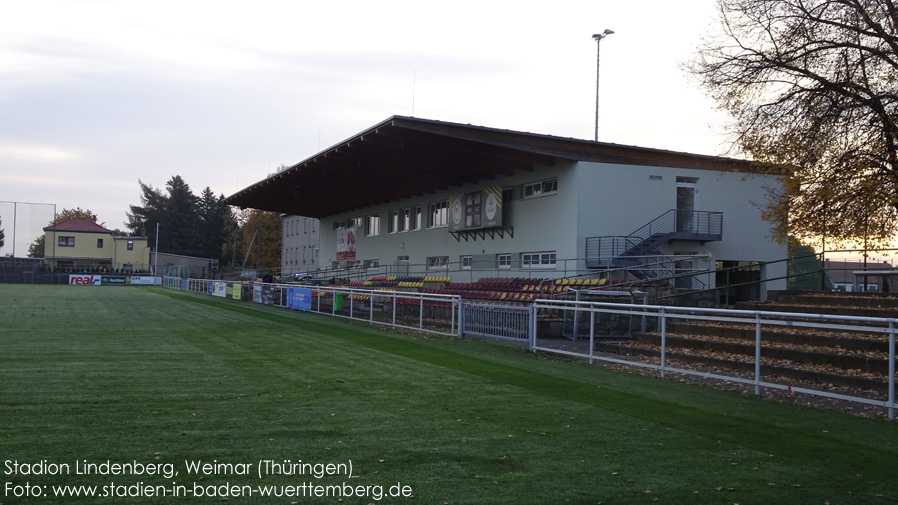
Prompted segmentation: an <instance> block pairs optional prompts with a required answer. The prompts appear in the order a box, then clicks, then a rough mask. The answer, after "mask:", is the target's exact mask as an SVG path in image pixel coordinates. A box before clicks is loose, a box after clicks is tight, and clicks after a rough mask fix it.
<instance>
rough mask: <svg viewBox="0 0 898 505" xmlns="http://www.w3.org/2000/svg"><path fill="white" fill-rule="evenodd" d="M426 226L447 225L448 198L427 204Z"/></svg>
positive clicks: (437, 226)
mask: <svg viewBox="0 0 898 505" xmlns="http://www.w3.org/2000/svg"><path fill="white" fill-rule="evenodd" d="M427 214H428V216H430V217H429V218H428V219H429V221H428V223H427V226H428V228H443V227H446V226H449V200H443V201H442V202H434V203H432V204H430V205H429V206H428V209H427Z"/></svg>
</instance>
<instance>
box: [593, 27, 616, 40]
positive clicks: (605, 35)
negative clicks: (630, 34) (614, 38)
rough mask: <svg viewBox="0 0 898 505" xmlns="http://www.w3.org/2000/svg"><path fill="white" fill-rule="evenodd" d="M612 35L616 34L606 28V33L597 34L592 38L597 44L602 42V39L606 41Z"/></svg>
mask: <svg viewBox="0 0 898 505" xmlns="http://www.w3.org/2000/svg"><path fill="white" fill-rule="evenodd" d="M612 33H614V32H613V31H611V30H609V29H607V28H606V29H605V31H604V32H602V33H596V34H593V36H592V38H593V39H594V40H595V41H596V42H599V41H600V40H602V39H604V38H605V37H607V36H609V35H611V34H612Z"/></svg>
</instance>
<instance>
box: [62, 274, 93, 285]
mask: <svg viewBox="0 0 898 505" xmlns="http://www.w3.org/2000/svg"><path fill="white" fill-rule="evenodd" d="M69 285H72V286H99V285H100V276H99V275H70V276H69Z"/></svg>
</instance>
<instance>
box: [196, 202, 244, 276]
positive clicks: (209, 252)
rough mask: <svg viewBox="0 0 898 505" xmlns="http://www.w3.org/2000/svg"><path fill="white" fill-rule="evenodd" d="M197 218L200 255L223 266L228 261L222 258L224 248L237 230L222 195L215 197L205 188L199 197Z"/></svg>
mask: <svg viewBox="0 0 898 505" xmlns="http://www.w3.org/2000/svg"><path fill="white" fill-rule="evenodd" d="M199 217H200V250H201V251H202V254H201V255H202V256H204V257H208V258H218V259H219V260H221V262H222V264H224V263H225V262H227V261H228V259H229V257H228V258H225V257H224V246H225V244H227V243H229V241H230V239H232V238H233V231H234V230H236V229H237V221H236V220H235V219H234V215H233V213H232V212H231V208H230V206H228V205H227V204H226V203H224V195H219V196H218V197H216V196H215V194H214V193H213V192H212V190H211V189H210V188H209V187H208V186H207V187H206V189H204V190H203V192H202V194H200V197H199Z"/></svg>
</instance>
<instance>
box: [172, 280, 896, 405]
mask: <svg viewBox="0 0 898 505" xmlns="http://www.w3.org/2000/svg"><path fill="white" fill-rule="evenodd" d="M163 286H164V287H167V288H169V289H178V290H185V291H193V292H199V293H206V294H211V295H217V296H222V297H231V298H239V299H242V300H253V301H255V302H258V303H264V304H267V305H273V306H281V307H285V308H288V309H296V310H304V311H309V312H314V313H320V314H327V315H332V316H336V317H343V318H347V319H353V320H358V321H364V322H368V323H372V324H382V325H387V326H390V327H394V328H408V329H413V330H416V331H424V332H431V333H438V334H443V335H449V336H460V337H464V336H484V337H491V338H498V339H502V340H506V341H512V342H517V343H520V344H522V345H527V346H528V347H529V348H530V350H531V351H534V352H536V351H540V352H548V353H557V354H563V355H568V356H574V357H580V358H585V359H588V360H589V362H590V363H593V362H595V361H604V362H609V363H615V364H620V365H626V366H634V367H643V368H648V369H653V370H657V371H658V372H659V373H660V375H661V377H665V376H666V374H667V373H671V372H672V373H679V374H685V375H692V376H697V377H704V378H710V379H715V380H722V381H729V382H733V383H741V384H747V385H750V386H751V385H753V386H754V389H755V394H757V395H760V394H761V390H762V388H768V389H776V390H787V391H791V392H794V393H802V394H809V395H817V396H822V397H827V398H833V399H837V400H845V401H850V402H856V403H861V404H866V405H872V406H877V407H885V408H886V409H888V416H889V419H894V418H895V407H896V406H898V405H896V403H895V338H896V337H895V334H896V326H898V319H889V318H874V317H852V316H830V315H819V314H800V313H784V312H765V311H746V310H729V309H706V308H694V307H671V306H657V305H634V304H628V303H611V302H586V301H572V300H536V301H535V302H533V303H531V304H529V305H490V304H486V303H472V302H466V301H463V300H461V298H460V297H458V296H456V295H439V294H428V293H412V292H403V291H386V290H369V289H356V288H339V287H315V286H302V285H290V284H264V283H255V284H247V285H243V284H241V283H232V282H224V281H207V280H202V279H183V280H182V279H178V278H173V277H167V278H165V279H163ZM537 316H539V317H537ZM678 321H700V322H705V323H707V322H713V323H716V324H723V325H736V326H749V327H751V328H752V329H753V331H754V343H753V353H754V355H753V357H752V358H751V359H749V360H748V361H747V362H746V363H743V365H746V364H747V365H749V366H751V367H752V368H753V369H752V373H751V374H749V375H751V377H746V376H740V375H739V373H738V371H737V368H738V367H736V366H735V365H734V368H733V370H732V371H733V372H734V373H733V375H726V374H725V373H723V372H721V373H712V372H705V371H699V370H691V369H687V368H681V367H676V366H671V364H670V363H669V360H668V353H669V352H670V347H671V346H670V345H669V342H668V328H669V325H671V324H673V323H675V322H678ZM771 327H782V328H789V329H794V328H816V329H819V330H822V331H823V332H862V333H864V334H867V335H874V336H875V338H878V339H880V340H883V341H885V340H887V346H888V359H887V362H885V360H881V361H883V363H881V366H882V368H883V370H882V371H883V372H884V373H887V374H888V380H887V388H888V397H887V399H886V400H881V399H876V398H870V397H861V396H854V395H846V394H840V393H833V392H831V391H825V390H821V389H812V388H811V387H797V386H794V385H790V384H788V383H784V382H774V381H773V380H772V379H770V380H768V379H765V374H766V375H767V376H768V377H774V376H777V371H776V369H775V367H772V366H771V365H770V364H769V363H767V364H765V363H764V361H765V360H770V359H771V357H770V356H765V352H766V353H768V354H770V353H771V350H770V348H769V347H765V346H764V345H762V344H763V339H762V333H763V330H764V329H765V328H771ZM634 331H642V332H649V333H653V334H656V335H658V336H659V337H660V345H659V355H658V356H657V357H655V358H650V359H648V360H639V359H634V358H631V357H627V356H623V355H621V356H620V357H611V356H608V355H606V354H601V353H597V352H596V347H597V344H598V343H599V342H601V341H603V340H604V341H608V340H617V341H620V340H623V339H627V338H629V337H631V336H632V334H633V332H634ZM861 359H864V358H861ZM866 359H868V361H869V358H866ZM762 372H763V373H762ZM727 373H728V372H727Z"/></svg>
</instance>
